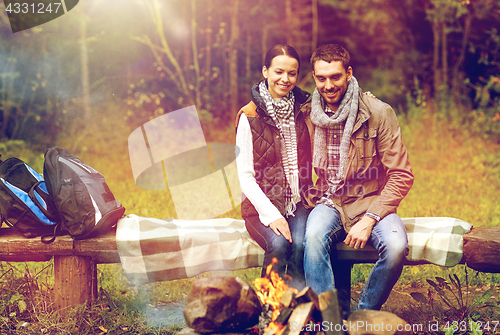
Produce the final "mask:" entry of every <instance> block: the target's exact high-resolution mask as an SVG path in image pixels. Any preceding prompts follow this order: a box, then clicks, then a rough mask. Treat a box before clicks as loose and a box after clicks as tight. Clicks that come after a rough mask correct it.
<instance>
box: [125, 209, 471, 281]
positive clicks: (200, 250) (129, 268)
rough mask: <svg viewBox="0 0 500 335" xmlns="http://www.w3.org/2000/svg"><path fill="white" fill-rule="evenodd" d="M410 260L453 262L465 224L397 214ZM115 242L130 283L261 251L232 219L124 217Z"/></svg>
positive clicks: (251, 260)
mask: <svg viewBox="0 0 500 335" xmlns="http://www.w3.org/2000/svg"><path fill="white" fill-rule="evenodd" d="M402 220H403V223H404V224H405V227H406V230H407V233H408V244H409V246H410V253H409V255H408V256H407V259H408V260H410V261H426V262H429V263H433V264H437V265H443V266H454V265H456V264H457V263H458V262H459V261H460V259H461V258H462V243H463V239H462V235H463V234H465V233H467V232H468V231H469V230H470V228H471V225H470V224H468V223H467V222H464V221H461V220H458V219H454V218H402ZM116 243H117V246H118V253H119V255H120V260H121V263H122V267H123V269H124V272H125V276H126V277H127V279H128V280H130V282H132V283H133V284H135V285H143V284H147V283H151V282H155V281H168V280H173V279H182V278H189V277H194V276H196V275H199V274H201V273H203V272H207V271H218V270H228V271H233V270H238V269H246V268H251V267H257V266H262V263H263V260H264V251H263V250H262V249H261V248H260V247H259V245H258V244H257V243H256V242H255V241H254V240H253V239H252V238H251V237H250V235H249V234H248V232H247V231H246V229H245V224H244V221H242V220H236V219H210V220H175V219H167V220H160V219H154V218H146V217H139V216H137V215H134V214H130V215H127V216H126V217H124V218H122V219H120V220H119V221H118V227H117V230H116Z"/></svg>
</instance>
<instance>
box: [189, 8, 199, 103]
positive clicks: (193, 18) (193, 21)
mask: <svg viewBox="0 0 500 335" xmlns="http://www.w3.org/2000/svg"><path fill="white" fill-rule="evenodd" d="M197 26H198V25H197V23H196V0H191V48H192V49H193V67H194V72H195V75H196V85H195V88H194V94H195V101H196V106H197V107H198V108H201V89H200V86H201V74H200V64H199V63H198V45H197V43H196V31H197V30H198V29H197Z"/></svg>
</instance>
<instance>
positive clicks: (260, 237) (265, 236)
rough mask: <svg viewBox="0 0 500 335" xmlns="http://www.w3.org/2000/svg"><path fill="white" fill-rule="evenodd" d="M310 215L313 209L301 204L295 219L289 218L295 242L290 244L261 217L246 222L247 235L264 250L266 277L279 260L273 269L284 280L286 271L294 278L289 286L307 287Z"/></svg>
mask: <svg viewBox="0 0 500 335" xmlns="http://www.w3.org/2000/svg"><path fill="white" fill-rule="evenodd" d="M309 212H310V210H309V209H306V208H305V207H304V206H303V205H302V203H300V202H299V203H297V209H296V210H295V213H294V214H295V216H289V217H286V221H287V222H288V226H289V228H290V233H291V235H292V242H293V243H290V242H288V241H287V240H286V239H285V238H284V237H283V235H281V236H278V235H276V234H275V233H274V231H273V230H272V229H271V228H270V227H267V226H264V225H263V224H262V222H260V220H259V217H258V216H252V217H249V218H247V219H246V220H245V227H246V228H247V231H248V233H249V234H250V236H251V237H252V238H253V239H254V240H255V241H256V242H257V243H258V244H259V245H260V246H261V247H262V249H264V251H265V254H264V264H263V265H262V276H265V274H266V268H267V266H268V265H269V264H270V263H271V261H272V259H273V258H274V257H276V258H277V260H278V264H276V265H275V266H274V267H273V270H274V271H276V272H278V274H279V275H280V277H282V278H283V277H284V274H285V272H286V273H287V274H288V275H289V276H291V277H292V281H291V283H290V286H292V287H294V288H296V289H298V290H301V289H302V288H304V287H305V278H304V235H305V229H306V222H307V217H308V215H309Z"/></svg>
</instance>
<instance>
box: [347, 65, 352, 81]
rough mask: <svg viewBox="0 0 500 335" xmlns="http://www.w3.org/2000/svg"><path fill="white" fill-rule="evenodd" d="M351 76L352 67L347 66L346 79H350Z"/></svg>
mask: <svg viewBox="0 0 500 335" xmlns="http://www.w3.org/2000/svg"><path fill="white" fill-rule="evenodd" d="M351 78H352V67H350V66H349V67H348V68H347V81H351Z"/></svg>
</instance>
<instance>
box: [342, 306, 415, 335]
mask: <svg viewBox="0 0 500 335" xmlns="http://www.w3.org/2000/svg"><path fill="white" fill-rule="evenodd" d="M345 326H346V328H347V330H348V333H349V335H411V334H412V331H411V325H409V324H408V323H407V322H406V321H405V320H403V319H401V318H400V317H399V316H397V315H395V314H392V313H389V312H384V311H373V310H367V309H361V310H358V311H356V312H354V313H352V314H351V315H350V316H349V318H348V319H347V323H346V324H345Z"/></svg>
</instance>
